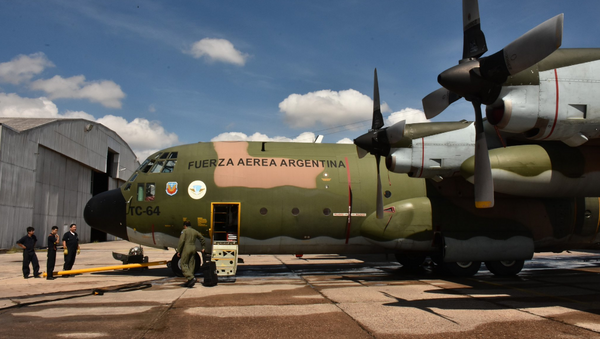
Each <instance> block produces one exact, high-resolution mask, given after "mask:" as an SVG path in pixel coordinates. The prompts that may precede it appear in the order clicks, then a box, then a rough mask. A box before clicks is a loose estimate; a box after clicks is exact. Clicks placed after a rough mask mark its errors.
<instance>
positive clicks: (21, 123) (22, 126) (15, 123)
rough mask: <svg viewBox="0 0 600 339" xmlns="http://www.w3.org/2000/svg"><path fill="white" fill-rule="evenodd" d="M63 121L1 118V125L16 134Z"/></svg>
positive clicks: (54, 119)
mask: <svg viewBox="0 0 600 339" xmlns="http://www.w3.org/2000/svg"><path fill="white" fill-rule="evenodd" d="M57 120H63V119H56V118H52V119H45V118H0V125H4V126H8V127H9V128H11V129H13V130H15V131H16V132H23V131H26V130H29V129H33V128H36V127H40V126H42V125H45V124H49V123H51V122H55V121H57Z"/></svg>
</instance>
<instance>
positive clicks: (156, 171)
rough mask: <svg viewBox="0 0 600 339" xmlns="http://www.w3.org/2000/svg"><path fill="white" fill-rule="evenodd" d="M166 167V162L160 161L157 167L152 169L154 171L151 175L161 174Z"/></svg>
mask: <svg viewBox="0 0 600 339" xmlns="http://www.w3.org/2000/svg"><path fill="white" fill-rule="evenodd" d="M164 166H165V161H164V160H161V161H158V162H157V163H156V165H154V167H152V170H151V171H150V173H160V172H161V171H162V169H163V167H164Z"/></svg>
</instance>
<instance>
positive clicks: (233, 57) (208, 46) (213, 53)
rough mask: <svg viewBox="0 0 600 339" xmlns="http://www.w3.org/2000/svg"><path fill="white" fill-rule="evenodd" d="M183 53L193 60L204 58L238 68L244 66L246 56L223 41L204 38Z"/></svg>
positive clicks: (229, 43)
mask: <svg viewBox="0 0 600 339" xmlns="http://www.w3.org/2000/svg"><path fill="white" fill-rule="evenodd" d="M185 53H188V54H191V55H192V56H193V57H194V58H196V59H200V58H202V57H204V58H205V59H207V60H208V61H210V62H224V63H229V64H234V65H238V66H244V65H245V64H246V59H247V58H248V55H247V54H243V53H242V52H240V51H238V50H237V49H235V47H234V46H233V44H232V43H231V42H230V41H228V40H225V39H211V38H204V39H202V40H200V41H196V42H195V43H193V44H192V47H190V49H189V50H187V51H185Z"/></svg>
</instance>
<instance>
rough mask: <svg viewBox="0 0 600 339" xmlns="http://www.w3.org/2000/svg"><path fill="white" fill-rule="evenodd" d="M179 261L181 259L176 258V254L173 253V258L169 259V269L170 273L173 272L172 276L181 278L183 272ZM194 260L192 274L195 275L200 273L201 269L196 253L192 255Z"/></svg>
mask: <svg viewBox="0 0 600 339" xmlns="http://www.w3.org/2000/svg"><path fill="white" fill-rule="evenodd" d="M179 259H181V258H179V257H178V256H177V253H175V254H174V255H173V258H172V259H171V262H170V265H169V267H171V271H173V274H175V276H177V277H183V272H182V271H181V262H180V260H179ZM194 259H195V262H196V263H195V265H194V274H197V273H200V267H201V264H202V261H201V260H200V255H198V253H195V254H194Z"/></svg>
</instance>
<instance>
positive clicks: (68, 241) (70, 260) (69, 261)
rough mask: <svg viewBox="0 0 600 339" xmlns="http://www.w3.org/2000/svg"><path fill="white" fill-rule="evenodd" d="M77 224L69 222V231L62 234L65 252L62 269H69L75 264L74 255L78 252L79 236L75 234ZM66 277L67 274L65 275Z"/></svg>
mask: <svg viewBox="0 0 600 339" xmlns="http://www.w3.org/2000/svg"><path fill="white" fill-rule="evenodd" d="M75 231H77V225H75V224H71V226H70V227H69V232H67V233H65V235H63V248H64V254H65V264H64V265H63V270H64V271H69V270H71V268H73V264H75V257H76V256H77V254H79V251H80V249H79V237H78V236H77V232H75ZM65 277H68V275H65Z"/></svg>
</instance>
